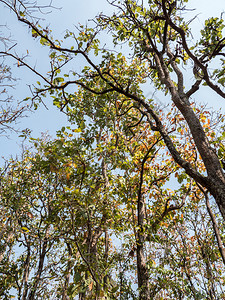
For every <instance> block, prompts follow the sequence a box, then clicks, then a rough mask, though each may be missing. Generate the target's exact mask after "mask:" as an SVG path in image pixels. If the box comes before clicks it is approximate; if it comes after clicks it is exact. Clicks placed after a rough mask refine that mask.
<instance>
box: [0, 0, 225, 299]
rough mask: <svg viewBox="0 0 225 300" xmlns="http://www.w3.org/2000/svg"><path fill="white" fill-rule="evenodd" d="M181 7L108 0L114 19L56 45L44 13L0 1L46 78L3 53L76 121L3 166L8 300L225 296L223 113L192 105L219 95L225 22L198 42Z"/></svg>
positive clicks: (208, 25)
mask: <svg viewBox="0 0 225 300" xmlns="http://www.w3.org/2000/svg"><path fill="white" fill-rule="evenodd" d="M187 2H188V1H186V0H177V1H172V0H149V1H132V0H124V1H111V2H109V1H108V3H110V4H111V6H112V15H111V16H107V15H104V14H103V13H101V14H99V15H98V16H97V17H96V18H95V19H94V23H93V24H94V26H92V27H87V26H83V25H79V26H78V27H77V29H76V31H75V32H70V31H67V33H66V35H65V37H64V40H63V41H61V39H60V38H59V39H55V38H54V37H53V35H52V33H51V30H50V28H49V27H48V28H43V27H42V26H41V21H40V19H37V18H34V15H36V14H37V12H38V10H40V9H41V8H45V7H40V6H38V4H37V3H35V4H34V3H33V4H32V5H31V4H29V2H27V1H26V2H25V1H10V0H7V1H0V4H1V5H5V6H7V7H8V8H9V10H10V11H12V12H14V14H15V17H17V19H18V21H19V22H22V23H23V24H26V25H27V26H28V32H29V34H30V35H31V36H32V37H33V38H35V39H38V40H40V44H41V45H42V46H43V47H46V48H49V57H48V59H49V61H50V69H49V70H48V72H47V74H42V73H41V72H39V71H38V67H37V68H34V67H32V66H31V65H29V63H28V62H27V60H26V59H24V58H21V57H18V56H17V55H16V53H15V52H13V51H14V49H11V50H10V49H8V50H7V51H1V53H0V54H1V56H2V57H3V58H4V59H5V60H7V59H14V60H17V61H18V62H19V64H20V65H21V66H24V67H26V68H28V69H29V70H31V71H32V72H34V74H36V75H37V76H38V77H39V81H38V82H37V87H36V88H34V89H33V91H32V93H33V94H32V96H31V98H30V99H31V100H32V103H33V104H34V105H35V107H37V106H38V104H39V103H40V102H44V101H45V99H44V98H45V97H49V96H50V97H52V98H53V103H54V105H56V106H57V107H58V108H59V109H60V110H61V111H63V112H64V113H66V114H67V115H68V118H69V122H70V123H71V127H67V128H65V127H64V128H62V129H61V130H59V131H58V135H57V136H58V137H57V139H55V140H53V141H51V140H49V139H48V138H47V139H45V138H41V139H37V140H34V139H32V138H31V143H32V144H33V147H34V151H33V152H28V151H27V152H24V153H23V158H22V160H21V161H10V162H8V164H7V165H6V166H5V168H3V169H2V175H1V208H2V209H1V214H2V229H1V232H0V234H1V237H2V243H1V252H0V253H1V256H0V259H1V270H0V272H1V281H0V288H1V290H0V291H1V292H0V293H1V296H2V297H3V299H8V298H9V297H10V296H9V295H13V293H14V294H15V293H16V294H17V297H18V299H24V300H25V299H29V300H31V299H76V297H78V298H79V299H137V298H138V299H143V300H144V299H222V298H223V297H225V291H224V282H223V277H224V262H225V253H224V246H223V239H224V226H223V224H224V219H225V174H224V171H223V166H224V156H225V154H224V151H225V148H224V144H223V140H224V137H225V135H224V124H223V122H224V116H223V115H222V114H221V113H220V112H213V111H212V110H209V109H208V108H206V107H205V106H203V105H201V104H200V103H198V102H197V101H196V102H194V101H193V100H192V99H193V97H194V95H195V93H196V92H197V91H198V90H200V89H201V87H202V85H205V86H207V87H208V88H209V89H211V90H212V91H214V92H215V95H217V97H221V98H225V91H224V83H225V69H224V56H225V53H224V47H225V38H224V27H225V26H224V24H223V19H222V18H216V17H212V18H210V19H208V20H206V21H205V26H204V27H203V28H202V29H201V37H200V40H198V41H194V39H193V36H192V34H191V23H190V22H189V21H186V20H185V19H184V15H185V12H186V7H185V5H186V3H187ZM36 16H37V15H36ZM105 33H107V35H108V36H111V38H112V39H111V44H110V45H104V44H103V43H102V42H101V39H100V37H104V34H105ZM32 37H31V38H32ZM69 44H70V46H69V47H68V45H69ZM65 45H66V46H65ZM110 47H111V48H113V49H112V50H108V49H109V48H110ZM123 49H124V51H123ZM128 53H129V54H128ZM80 57H82V58H83V59H84V60H85V61H86V66H85V67H83V70H82V71H81V72H79V70H78V69H79V68H77V69H74V66H76V62H77V61H79V59H80ZM190 69H191V70H193V72H191V73H190ZM190 78H191V79H190ZM147 85H151V86H153V87H154V88H155V89H156V90H157V91H160V94H158V95H160V97H166V99H170V103H169V105H168V106H167V108H166V109H165V108H163V107H161V106H160V105H159V103H157V98H155V99H154V96H153V97H152V98H151V99H149V98H148V97H147V96H145V94H146V93H145V90H146V86H147ZM71 90H73V92H71ZM74 90H75V91H74ZM26 96H27V95H26ZM26 100H28V99H27V98H26ZM213 199H214V200H215V203H214V202H213ZM19 247H20V248H19ZM136 274H137V275H136ZM78 298H77V299H78Z"/></svg>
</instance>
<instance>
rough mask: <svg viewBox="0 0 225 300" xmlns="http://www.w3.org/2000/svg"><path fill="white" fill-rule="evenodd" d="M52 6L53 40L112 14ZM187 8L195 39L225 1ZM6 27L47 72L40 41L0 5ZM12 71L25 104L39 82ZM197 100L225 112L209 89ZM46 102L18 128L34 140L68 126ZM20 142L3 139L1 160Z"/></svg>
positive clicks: (93, 4)
mask: <svg viewBox="0 0 225 300" xmlns="http://www.w3.org/2000/svg"><path fill="white" fill-rule="evenodd" d="M42 2H43V1H42ZM44 3H46V1H44ZM53 3H54V4H55V6H57V7H62V9H61V10H54V11H53V12H52V13H51V14H48V15H46V16H45V17H46V19H47V20H48V21H47V23H46V24H49V25H50V27H51V28H53V32H54V36H55V37H57V36H59V38H60V37H61V38H62V37H63V35H64V33H65V30H66V29H67V28H68V29H70V30H73V28H74V25H76V24H78V23H82V24H83V23H86V22H87V21H88V20H89V19H92V18H94V16H96V15H97V14H98V13H99V12H102V11H103V12H104V13H110V11H111V8H110V7H109V5H108V4H107V1H106V0H82V1H80V0H79V1H78V0H64V1H59V0H55V1H53ZM62 3H63V4H62ZM187 6H188V7H189V8H196V10H195V11H190V12H188V13H187V16H186V17H187V19H191V18H192V17H193V16H195V15H196V14H198V17H197V18H196V19H195V21H193V23H192V26H193V33H194V36H198V32H199V30H200V28H202V26H203V24H204V19H206V18H208V17H211V16H213V17H216V16H217V17H220V13H221V11H222V10H223V8H224V9H225V0H214V1H211V0H210V1H209V0H189V3H188V5H187ZM5 24H6V25H7V28H8V29H7V30H6V32H7V33H8V34H10V35H11V38H13V39H14V40H15V41H17V43H18V47H17V49H19V50H18V51H19V53H23V54H24V53H26V50H27V49H29V54H30V62H31V64H32V65H35V66H36V68H37V69H38V70H40V71H43V72H44V71H45V70H46V67H47V66H46V63H47V60H45V59H44V57H45V56H47V53H48V52H46V50H45V49H44V48H43V47H41V46H40V45H39V43H38V41H36V40H33V39H32V38H31V36H30V35H31V34H29V33H28V29H27V27H26V26H24V25H23V24H20V23H18V22H17V20H16V18H15V16H14V15H13V14H12V13H9V11H8V10H7V9H3V8H2V6H1V5H0V25H5ZM13 71H14V73H15V76H16V77H18V78H20V79H19V80H18V82H17V84H16V86H15V89H14V91H13V95H14V97H15V98H16V99H18V100H22V99H23V98H25V97H27V96H29V88H28V86H27V85H28V84H32V83H35V82H36V81H37V80H38V79H37V78H35V77H34V75H33V74H32V73H31V72H29V71H27V70H25V68H17V67H14V68H13ZM196 97H199V99H200V101H201V102H205V103H209V106H213V107H215V108H218V107H223V108H225V105H224V103H223V100H221V99H220V100H217V98H216V97H215V93H213V92H209V90H208V89H207V88H206V89H204V90H203V91H201V92H199V93H198V94H196ZM45 101H46V103H47V106H48V107H49V110H46V109H45V108H44V107H41V108H40V109H38V110H37V111H35V112H34V113H32V114H29V116H28V117H27V118H24V119H22V120H21V121H20V124H19V127H20V128H21V129H25V128H30V129H31V130H32V136H34V137H38V136H40V134H41V132H46V131H48V132H49V134H50V135H51V136H55V132H56V130H58V129H60V128H61V127H62V126H64V125H65V123H66V116H65V115H63V114H62V113H60V112H59V111H58V110H57V109H55V108H54V107H52V105H51V104H50V103H51V99H50V98H49V99H45ZM223 110H224V109H223ZM21 141H22V139H21V138H18V136H17V135H16V134H13V133H10V134H9V138H6V137H4V136H1V137H0V145H1V147H0V149H1V150H0V157H1V156H4V157H5V158H9V157H10V155H11V154H13V155H15V154H19V152H20V147H19V145H20V144H21ZM1 161H2V160H1Z"/></svg>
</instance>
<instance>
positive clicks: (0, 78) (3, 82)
mask: <svg viewBox="0 0 225 300" xmlns="http://www.w3.org/2000/svg"><path fill="white" fill-rule="evenodd" d="M0 44H1V47H4V48H5V51H8V48H10V46H9V44H10V39H9V38H6V37H3V35H2V32H0ZM14 84H15V78H13V75H12V71H11V68H10V66H9V65H7V64H5V59H4V56H2V55H1V56H0V89H1V90H0V97H1V98H0V103H1V106H0V111H1V117H0V126H1V127H0V133H1V134H3V133H4V134H5V133H7V132H8V131H11V130H16V128H15V124H16V122H17V121H18V119H19V118H20V117H22V116H23V115H24V112H25V111H26V110H28V107H27V105H25V104H24V105H21V104H20V103H19V101H18V100H17V101H15V99H13V97H12V95H10V88H13V87H14Z"/></svg>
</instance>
